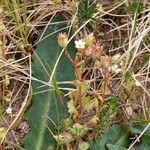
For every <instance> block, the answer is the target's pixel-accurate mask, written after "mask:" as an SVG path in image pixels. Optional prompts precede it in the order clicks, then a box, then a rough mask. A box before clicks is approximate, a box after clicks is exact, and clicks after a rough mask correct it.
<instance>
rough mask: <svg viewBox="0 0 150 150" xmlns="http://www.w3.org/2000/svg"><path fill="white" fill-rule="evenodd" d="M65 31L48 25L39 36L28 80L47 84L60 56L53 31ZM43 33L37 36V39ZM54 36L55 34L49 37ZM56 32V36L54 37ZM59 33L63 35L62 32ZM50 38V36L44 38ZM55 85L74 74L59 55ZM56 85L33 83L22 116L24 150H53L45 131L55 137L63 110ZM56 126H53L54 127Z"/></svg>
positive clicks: (56, 18)
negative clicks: (25, 129)
mask: <svg viewBox="0 0 150 150" xmlns="http://www.w3.org/2000/svg"><path fill="white" fill-rule="evenodd" d="M59 21H65V20H64V18H63V17H62V16H57V17H55V18H54V20H53V22H59ZM64 27H66V24H65V23H59V24H58V23H57V24H54V25H49V26H48V27H47V29H46V31H45V33H44V34H43V37H42V39H43V38H44V40H41V42H39V43H38V44H37V49H36V51H35V52H34V54H33V56H32V61H33V64H32V76H33V77H34V78H36V79H38V80H41V81H42V82H43V81H44V82H46V83H48V81H49V79H50V74H51V71H52V69H53V67H54V65H55V63H56V60H57V58H58V56H59V54H60V52H61V50H62V49H61V48H60V47H59V46H58V43H57V34H58V32H57V30H60V29H62V28H64ZM43 31H44V29H43V30H42V31H40V32H39V38H40V36H41V35H42V33H43ZM53 32H55V34H52V33H53ZM56 32H57V33H56ZM59 32H66V30H62V31H59ZM49 34H52V35H51V36H48V35H49ZM72 47H73V44H70V45H69V46H68V49H69V50H70V51H69V53H71V55H72V56H74V55H75V49H74V48H72ZM55 79H56V81H70V80H71V81H72V80H73V79H74V71H73V68H72V65H71V63H70V61H69V59H68V58H67V57H66V56H65V54H63V55H62V57H61V59H60V61H59V63H58V66H57V69H56V72H55ZM56 81H55V83H54V88H51V87H50V86H48V85H45V84H43V83H41V82H39V81H35V80H33V82H32V88H33V98H32V101H33V102H32V105H31V108H30V109H29V110H28V111H27V113H26V119H27V121H28V122H29V124H30V131H29V133H28V134H27V135H26V137H25V139H24V140H23V145H24V147H25V149H26V150H46V149H48V147H51V148H52V147H53V145H54V144H55V140H54V138H53V136H52V135H51V133H50V132H49V130H48V128H49V129H50V130H51V131H52V132H53V134H58V132H59V128H57V123H58V122H59V121H60V120H61V119H62V118H63V116H64V107H66V106H63V104H61V103H62V102H64V101H66V99H63V91H61V92H60V91H59V90H58V87H57V84H56ZM64 105H65V104H64ZM55 124H56V125H55Z"/></svg>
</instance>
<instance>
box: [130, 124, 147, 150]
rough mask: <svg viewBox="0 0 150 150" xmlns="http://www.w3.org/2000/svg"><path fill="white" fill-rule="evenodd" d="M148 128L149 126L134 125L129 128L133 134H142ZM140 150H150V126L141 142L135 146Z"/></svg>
mask: <svg viewBox="0 0 150 150" xmlns="http://www.w3.org/2000/svg"><path fill="white" fill-rule="evenodd" d="M146 127H147V124H132V125H130V126H129V128H130V130H131V132H132V133H135V134H138V135H139V134H141V133H142V132H143V130H144V129H145V128H146ZM134 147H135V148H136V149H138V150H149V148H150V126H149V127H148V129H147V130H146V131H145V132H144V133H143V135H142V137H141V138H140V142H137V143H136V144H135V146H134Z"/></svg>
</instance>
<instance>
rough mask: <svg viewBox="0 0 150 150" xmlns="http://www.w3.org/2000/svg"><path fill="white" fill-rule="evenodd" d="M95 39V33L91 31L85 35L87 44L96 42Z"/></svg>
mask: <svg viewBox="0 0 150 150" xmlns="http://www.w3.org/2000/svg"><path fill="white" fill-rule="evenodd" d="M94 40H95V38H94V35H93V33H91V34H89V35H87V36H86V37H85V44H86V45H87V46H89V45H92V44H93V43H94Z"/></svg>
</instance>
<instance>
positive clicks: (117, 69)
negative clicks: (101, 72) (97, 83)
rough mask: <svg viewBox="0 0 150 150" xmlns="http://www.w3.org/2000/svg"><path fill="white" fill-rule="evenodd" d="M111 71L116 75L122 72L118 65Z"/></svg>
mask: <svg viewBox="0 0 150 150" xmlns="http://www.w3.org/2000/svg"><path fill="white" fill-rule="evenodd" d="M111 70H112V71H113V72H115V73H119V72H121V68H119V67H118V65H116V64H115V65H113V66H112V67H111Z"/></svg>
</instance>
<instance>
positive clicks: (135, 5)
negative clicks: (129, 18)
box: [129, 0, 143, 14]
mask: <svg viewBox="0 0 150 150" xmlns="http://www.w3.org/2000/svg"><path fill="white" fill-rule="evenodd" d="M129 10H130V11H131V12H132V13H138V14H140V13H141V11H142V10H143V4H142V3H141V2H140V1H139V0H134V1H133V2H132V3H130V6H129Z"/></svg>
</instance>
